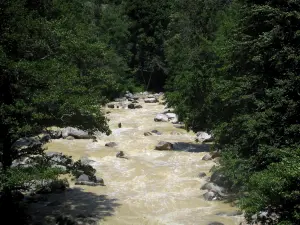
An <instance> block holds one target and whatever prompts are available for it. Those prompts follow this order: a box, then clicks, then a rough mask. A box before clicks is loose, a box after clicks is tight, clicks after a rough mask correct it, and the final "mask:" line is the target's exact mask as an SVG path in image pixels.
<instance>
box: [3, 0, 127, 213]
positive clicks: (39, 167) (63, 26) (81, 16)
mask: <svg viewBox="0 0 300 225" xmlns="http://www.w3.org/2000/svg"><path fill="white" fill-rule="evenodd" d="M0 10H1V15H0V20H1V25H0V75H1V77H0V102H1V105H0V121H1V122H0V162H1V165H2V169H1V170H0V173H1V179H0V183H1V184H0V188H1V190H2V191H4V193H5V194H4V195H3V196H8V201H6V203H7V204H6V205H5V208H6V209H7V210H10V207H9V205H8V203H11V204H13V201H12V195H11V192H12V190H14V189H19V188H20V186H22V183H26V182H28V181H30V180H32V179H35V180H39V179H46V178H57V175H58V174H59V173H61V171H60V170H57V169H51V168H49V167H48V165H47V164H45V163H43V162H44V161H40V162H39V163H37V164H35V165H33V168H30V169H28V168H17V169H16V168H11V165H12V162H13V161H14V160H16V159H19V158H21V157H24V156H29V157H34V156H37V155H43V151H44V149H43V147H42V145H40V144H37V145H32V146H30V147H29V148H26V150H22V149H21V150H20V149H19V148H17V147H16V145H15V143H16V141H17V140H19V139H20V138H23V137H31V136H34V135H37V134H40V133H41V132H42V131H43V130H44V129H45V128H46V127H49V126H53V125H55V126H61V127H63V126H74V127H78V128H81V129H84V130H88V131H89V132H93V131H95V130H99V131H101V132H104V133H107V134H109V133H110V130H109V127H108V125H107V120H106V118H105V116H104V115H103V114H102V112H101V110H100V106H101V105H103V104H105V103H106V102H107V100H108V98H111V97H114V96H116V95H118V94H119V93H120V92H122V90H123V89H125V87H124V84H122V83H123V81H124V80H123V79H124V76H125V74H126V72H124V71H126V64H125V62H126V60H125V59H124V58H123V56H122V55H121V53H120V52H121V51H119V49H117V48H116V45H117V43H114V44H111V43H112V40H113V38H114V37H113V36H114V35H115V34H114V33H113V34H108V35H107V34H102V31H103V29H104V27H107V26H109V25H111V26H112V27H114V26H117V25H116V24H117V22H118V23H120V21H119V20H118V21H116V18H112V19H111V20H110V21H105V19H103V18H101V16H102V14H108V12H107V11H105V10H108V9H105V8H104V7H103V5H102V3H101V2H100V1H97V0H94V1H79V0H72V1H65V2H61V1H56V0H53V1H49V0H41V1H30V0H16V1H2V2H1V3H0ZM111 10H113V9H111ZM118 26H120V25H118ZM124 26H126V21H124ZM122 32H124V33H123V34H121V33H122ZM118 35H119V36H126V32H125V31H120V32H119V34H118ZM117 38H119V37H117ZM19 178H22V179H19ZM21 188H22V187H21Z"/></svg>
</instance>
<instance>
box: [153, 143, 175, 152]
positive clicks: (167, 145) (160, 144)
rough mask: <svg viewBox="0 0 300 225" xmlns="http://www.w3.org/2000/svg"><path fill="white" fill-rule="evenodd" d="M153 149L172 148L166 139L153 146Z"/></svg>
mask: <svg viewBox="0 0 300 225" xmlns="http://www.w3.org/2000/svg"><path fill="white" fill-rule="evenodd" d="M155 150H173V144H172V143H170V142H166V141H160V142H159V143H158V144H157V145H156V146H155Z"/></svg>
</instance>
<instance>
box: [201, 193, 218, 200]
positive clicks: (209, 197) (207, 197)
mask: <svg viewBox="0 0 300 225" xmlns="http://www.w3.org/2000/svg"><path fill="white" fill-rule="evenodd" d="M203 197H204V199H205V200H206V201H213V200H217V199H218V195H217V193H215V192H213V191H208V192H206V193H205V194H203Z"/></svg>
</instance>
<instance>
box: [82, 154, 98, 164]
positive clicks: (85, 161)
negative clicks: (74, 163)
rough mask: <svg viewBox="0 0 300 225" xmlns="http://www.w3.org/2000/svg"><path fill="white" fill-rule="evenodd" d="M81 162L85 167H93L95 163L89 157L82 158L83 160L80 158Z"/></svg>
mask: <svg viewBox="0 0 300 225" xmlns="http://www.w3.org/2000/svg"><path fill="white" fill-rule="evenodd" d="M80 162H81V164H83V165H90V166H91V165H92V164H93V163H95V161H94V160H92V159H89V158H88V157H87V156H83V157H81V158H80Z"/></svg>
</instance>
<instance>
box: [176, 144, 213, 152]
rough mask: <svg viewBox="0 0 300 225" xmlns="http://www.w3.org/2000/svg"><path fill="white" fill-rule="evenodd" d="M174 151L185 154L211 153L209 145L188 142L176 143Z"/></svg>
mask: <svg viewBox="0 0 300 225" xmlns="http://www.w3.org/2000/svg"><path fill="white" fill-rule="evenodd" d="M173 150H174V151H184V152H209V151H210V145H209V144H195V143H186V142H175V143H173Z"/></svg>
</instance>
